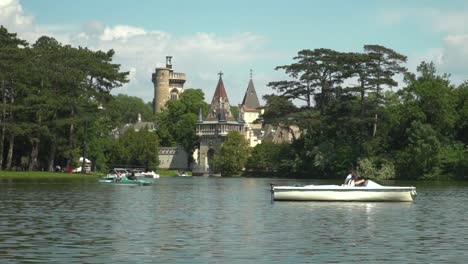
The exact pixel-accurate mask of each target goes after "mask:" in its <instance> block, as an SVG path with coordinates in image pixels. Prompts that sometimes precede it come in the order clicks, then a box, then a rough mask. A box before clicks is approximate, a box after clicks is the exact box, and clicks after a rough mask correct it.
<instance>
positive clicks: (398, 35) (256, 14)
mask: <svg viewBox="0 0 468 264" xmlns="http://www.w3.org/2000/svg"><path fill="white" fill-rule="evenodd" d="M0 24H2V25H4V26H6V27H7V28H8V29H9V30H10V31H13V32H18V33H19V34H20V36H21V37H23V38H25V39H27V40H28V41H30V42H34V41H35V40H36V39H37V38H38V37H39V36H41V35H49V36H52V37H55V38H56V39H58V40H59V41H60V42H62V43H67V44H72V45H82V46H88V47H90V48H92V49H102V50H107V49H111V48H113V49H115V50H116V57H115V60H116V61H117V62H118V63H121V64H122V68H123V69H124V70H129V71H130V72H131V76H130V83H129V84H127V85H125V87H122V88H119V89H116V90H115V91H114V93H125V94H129V95H133V96H138V97H141V98H142V99H144V100H145V101H150V100H151V99H152V96H153V89H152V83H151V81H150V78H151V72H153V71H154V68H155V67H158V66H162V65H163V64H164V62H165V56H166V55H172V56H173V65H174V69H175V70H176V71H180V72H185V73H187V75H188V81H187V84H186V87H187V88H191V87H193V88H201V89H203V91H204V92H205V94H206V100H207V101H210V99H211V96H212V93H213V90H214V88H215V86H216V80H217V77H218V75H217V72H219V71H220V70H222V71H223V72H224V73H225V74H224V76H223V79H224V82H225V85H226V88H227V92H228V96H229V97H230V101H231V103H236V104H237V103H239V102H240V101H241V100H242V96H243V93H244V92H245V89H246V88H247V83H248V79H249V69H253V71H254V82H255V85H256V88H257V92H258V93H259V96H261V95H263V94H267V93H272V91H271V90H270V89H269V88H268V87H267V86H266V84H267V83H268V82H269V81H275V80H280V79H284V78H285V76H284V75H283V74H282V73H281V72H277V71H275V70H274V68H275V66H278V65H283V64H288V63H290V62H291V61H292V57H294V55H295V54H296V53H297V51H299V50H301V49H314V48H331V49H336V50H338V51H356V52H359V51H362V46H363V45H365V44H380V45H384V46H386V47H389V48H392V49H395V50H396V51H398V52H400V53H402V54H404V55H407V56H408V64H407V67H408V68H409V69H410V70H412V71H414V69H415V68H416V66H417V64H419V62H420V61H421V60H432V61H434V62H435V63H436V65H437V67H438V68H439V70H440V71H441V72H447V73H451V74H452V80H453V81H454V83H459V82H461V81H462V80H465V79H468V71H467V69H466V66H465V62H466V61H468V1H462V0H459V1H457V0H451V1H430V0H420V1H418V0H414V1H396V0H392V1H384V0H383V1H382V0H381V1H368V0H355V1H345V0H329V1H312V0H309V1H306V0H290V1H274V0H270V1H254V0H251V1H245V0H238V1H219V0H218V1H212V0H206V1H204V0H198V1H182V0H179V1H150V0H139V1H130V0H94V1H90V0H80V1H72V0H62V1H60V0H40V1H39V0H0Z"/></svg>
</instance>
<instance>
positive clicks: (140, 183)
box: [99, 179, 152, 186]
mask: <svg viewBox="0 0 468 264" xmlns="http://www.w3.org/2000/svg"><path fill="white" fill-rule="evenodd" d="M99 182H100V183H107V184H114V185H119V186H147V185H151V184H152V182H149V181H144V180H120V181H115V180H112V179H102V180H99Z"/></svg>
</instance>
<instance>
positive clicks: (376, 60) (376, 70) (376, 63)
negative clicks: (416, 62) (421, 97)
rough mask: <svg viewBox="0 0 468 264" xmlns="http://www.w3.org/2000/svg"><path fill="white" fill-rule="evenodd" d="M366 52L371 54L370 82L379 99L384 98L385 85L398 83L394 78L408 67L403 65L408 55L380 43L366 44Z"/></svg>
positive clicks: (375, 131)
mask: <svg viewBox="0 0 468 264" xmlns="http://www.w3.org/2000/svg"><path fill="white" fill-rule="evenodd" d="M364 52H365V53H367V54H368V55H369V58H370V62H369V63H368V65H367V67H368V68H369V71H368V75H369V77H368V80H369V84H370V85H372V86H374V89H375V93H376V95H377V100H380V99H381V98H382V89H383V87H385V86H388V87H392V86H396V85H398V83H397V82H396V81H395V80H394V79H393V77H394V76H395V75H396V74H400V73H405V72H406V68H405V67H403V66H401V64H402V63H405V62H406V60H407V57H406V56H404V55H402V54H400V53H398V52H396V51H394V50H392V49H389V48H386V47H384V46H380V45H365V46H364ZM378 118H379V117H378V114H377V113H376V114H375V116H374V128H373V132H372V135H373V136H374V137H375V135H376V133H377V123H378Z"/></svg>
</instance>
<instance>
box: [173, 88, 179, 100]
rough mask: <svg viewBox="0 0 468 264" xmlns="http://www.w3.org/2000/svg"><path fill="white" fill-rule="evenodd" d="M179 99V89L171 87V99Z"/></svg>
mask: <svg viewBox="0 0 468 264" xmlns="http://www.w3.org/2000/svg"><path fill="white" fill-rule="evenodd" d="M177 99H179V91H177V89H173V90H172V91H171V100H177Z"/></svg>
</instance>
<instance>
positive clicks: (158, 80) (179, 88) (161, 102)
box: [152, 56, 187, 113]
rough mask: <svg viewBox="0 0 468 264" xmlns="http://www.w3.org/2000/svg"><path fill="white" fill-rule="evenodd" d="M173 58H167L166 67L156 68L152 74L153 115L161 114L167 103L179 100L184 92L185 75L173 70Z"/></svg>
mask: <svg viewBox="0 0 468 264" xmlns="http://www.w3.org/2000/svg"><path fill="white" fill-rule="evenodd" d="M171 60H172V56H166V67H161V68H156V69H155V72H154V73H153V74H152V81H153V84H154V99H153V113H158V112H161V111H162V109H163V108H164V106H165V105H166V102H167V101H169V100H177V99H179V96H180V94H181V93H183V92H184V83H185V81H186V80H187V77H186V75H185V73H180V72H174V71H173V70H172V62H171Z"/></svg>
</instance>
